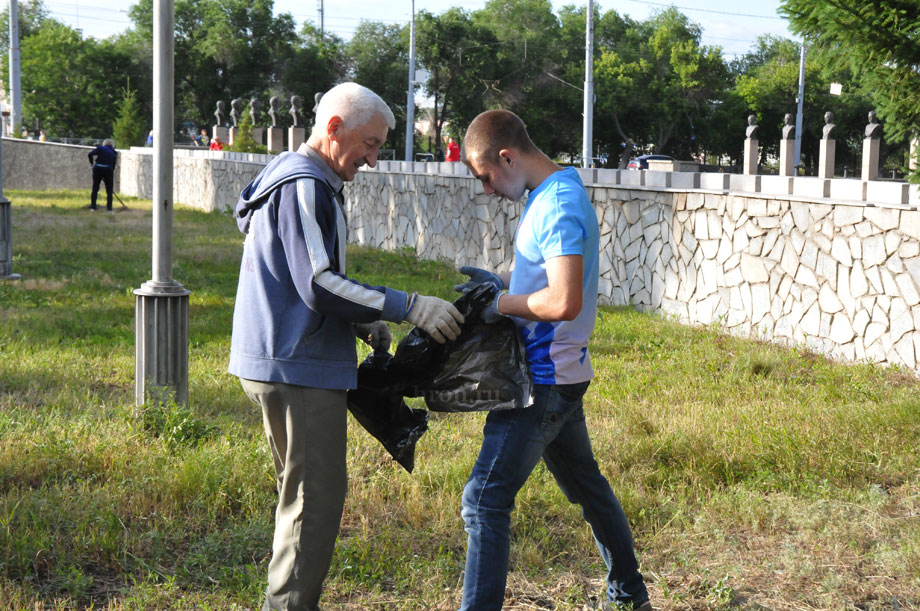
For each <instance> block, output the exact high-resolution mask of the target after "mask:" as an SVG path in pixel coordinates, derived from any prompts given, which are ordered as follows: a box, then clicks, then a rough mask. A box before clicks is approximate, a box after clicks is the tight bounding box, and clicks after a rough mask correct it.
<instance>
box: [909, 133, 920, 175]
mask: <svg viewBox="0 0 920 611" xmlns="http://www.w3.org/2000/svg"><path fill="white" fill-rule="evenodd" d="M917 155H920V134H914V135H913V136H911V137H910V159H908V161H907V167H908V169H910V171H911V172H913V171H914V170H916V169H917V165H918V161H920V160H918V159H917Z"/></svg>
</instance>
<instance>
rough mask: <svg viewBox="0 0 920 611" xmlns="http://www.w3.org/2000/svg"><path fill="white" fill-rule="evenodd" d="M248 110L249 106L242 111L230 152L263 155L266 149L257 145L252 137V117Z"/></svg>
mask: <svg viewBox="0 0 920 611" xmlns="http://www.w3.org/2000/svg"><path fill="white" fill-rule="evenodd" d="M248 109H249V106H247V107H246V109H245V110H244V111H243V118H242V119H241V120H240V124H239V126H238V128H239V129H238V130H237V133H236V136H235V137H234V138H233V144H231V145H230V150H231V151H233V152H234V153H265V152H267V151H268V149H267V148H266V147H265V146H264V145H261V144H257V143H256V140H255V138H253V136H252V127H253V126H252V117H251V116H250V114H249V110H248Z"/></svg>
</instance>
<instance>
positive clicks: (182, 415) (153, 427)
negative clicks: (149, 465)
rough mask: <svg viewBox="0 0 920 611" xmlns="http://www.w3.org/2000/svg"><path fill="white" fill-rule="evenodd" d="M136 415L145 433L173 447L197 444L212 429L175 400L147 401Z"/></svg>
mask: <svg viewBox="0 0 920 611" xmlns="http://www.w3.org/2000/svg"><path fill="white" fill-rule="evenodd" d="M138 417H139V423H140V425H141V428H142V429H143V430H144V431H145V432H146V433H147V434H149V435H150V436H152V437H155V438H157V439H162V440H163V441H164V442H165V443H167V444H169V445H170V446H173V447H177V446H182V445H190V444H191V445H194V444H197V443H199V442H200V441H201V440H203V439H205V438H206V437H207V436H208V435H209V434H210V433H211V431H212V429H213V427H210V426H208V425H207V424H205V423H204V422H202V421H201V420H199V419H198V418H196V417H195V415H194V413H192V410H191V409H189V408H188V407H186V406H184V405H178V404H177V403H176V402H175V401H148V403H147V404H146V405H144V406H142V407H141V408H140V409H139V414H138Z"/></svg>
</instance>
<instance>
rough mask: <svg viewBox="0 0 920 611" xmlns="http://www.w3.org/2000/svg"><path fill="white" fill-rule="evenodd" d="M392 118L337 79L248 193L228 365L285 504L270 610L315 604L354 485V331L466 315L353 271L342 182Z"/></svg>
mask: <svg viewBox="0 0 920 611" xmlns="http://www.w3.org/2000/svg"><path fill="white" fill-rule="evenodd" d="M394 126H395V121H394V118H393V113H392V112H391V111H390V109H389V107H387V105H386V103H385V102H384V101H383V100H382V99H380V97H379V96H377V94H375V93H374V92H372V91H371V90H370V89H367V88H366V87H362V86H360V85H357V84H355V83H342V84H341V85H337V86H336V87H333V88H332V89H331V90H330V91H329V92H327V93H326V94H325V95H324V96H323V97H322V100H321V101H320V103H319V108H318V110H317V114H316V125H315V126H314V128H313V132H312V134H311V135H310V139H309V140H308V141H307V142H306V143H304V144H303V145H301V147H300V148H299V149H298V150H297V151H295V152H288V153H283V154H281V155H279V156H278V157H277V158H276V159H274V160H273V161H272V162H271V163H269V164H268V165H267V166H266V167H265V168H264V169H263V170H262V171H261V172H260V173H259V175H258V176H256V178H255V179H254V180H253V181H252V183H250V184H249V185H248V186H247V187H246V188H245V189H243V192H242V193H241V194H240V199H239V202H238V203H237V205H236V209H235V214H234V216H235V217H236V221H237V225H238V226H239V228H240V231H242V232H243V233H244V234H245V235H246V239H245V242H244V245H243V259H242V263H241V265H240V280H239V287H238V290H237V295H236V302H235V305H234V310H233V334H232V337H231V340H230V365H229V371H230V373H232V374H233V375H236V376H238V377H239V378H240V382H241V384H242V386H243V390H244V392H245V393H246V395H247V396H248V397H249V398H250V399H251V400H252V401H253V402H254V403H255V404H256V405H258V406H260V407H261V409H262V418H263V423H264V425H265V434H266V437H267V438H268V443H269V447H270V448H271V452H272V457H273V459H274V464H275V475H276V484H277V490H278V505H277V508H276V510H275V534H274V541H273V544H272V559H271V561H270V562H269V565H268V588H267V590H266V596H265V601H264V605H263V609H265V610H268V609H283V610H284V611H316V609H317V608H318V607H317V605H318V601H319V597H320V593H321V590H322V584H323V580H324V579H325V577H326V574H327V572H328V571H329V564H330V562H331V560H332V552H333V549H334V548H335V539H336V536H337V535H338V531H339V522H340V520H341V517H342V509H343V506H344V503H345V490H346V487H347V486H346V469H345V454H346V413H347V399H346V392H347V390H348V389H351V388H355V387H356V386H357V371H358V363H357V354H356V350H355V338H356V336H357V337H358V338H360V339H362V340H363V341H365V342H366V343H368V344H370V346H371V347H372V348H373V349H374V350H387V349H388V348H389V346H390V342H391V339H392V338H391V335H390V331H389V328H388V327H387V324H386V323H385V322H383V321H385V320H388V321H391V322H397V323H398V322H402V321H404V320H406V321H409V322H410V323H412V324H414V325H417V326H418V327H420V328H421V329H422V330H423V331H426V332H427V333H429V334H430V335H431V336H432V338H434V339H435V340H436V341H439V342H442V343H443V342H444V341H446V340H449V339H455V338H456V337H457V336H458V335H459V334H460V326H459V325H460V324H461V323H462V322H463V316H462V315H461V314H460V313H459V312H458V311H457V309H456V308H455V307H454V306H453V305H452V304H451V303H449V302H447V301H444V300H443V299H439V298H437V297H426V296H424V295H418V294H416V293H413V294H412V295H409V294H407V293H405V292H403V291H399V290H396V289H392V288H388V287H381V286H370V285H367V284H362V283H360V282H357V281H355V280H352V279H351V278H349V277H348V276H346V275H345V239H346V224H345V214H344V211H343V205H344V197H343V193H342V191H343V188H344V186H345V182H346V181H350V180H354V178H355V175H356V174H357V173H358V170H359V168H360V167H361V166H363V165H365V164H366V165H369V166H371V167H374V165H376V163H377V154H378V153H379V151H380V147H381V145H383V143H384V141H385V140H386V137H387V131H388V130H389V129H392V128H393V127H394Z"/></svg>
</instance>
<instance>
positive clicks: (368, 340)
mask: <svg viewBox="0 0 920 611" xmlns="http://www.w3.org/2000/svg"><path fill="white" fill-rule="evenodd" d="M355 335H357V336H358V338H360V339H361V341H363V342H364V343H365V344H367V345H368V346H370V347H371V349H373V351H374V352H389V351H390V344H391V343H392V342H393V335H392V334H390V328H389V327H388V326H387V323H385V322H383V321H382V320H378V321H375V322H368V323H360V322H359V323H355Z"/></svg>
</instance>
